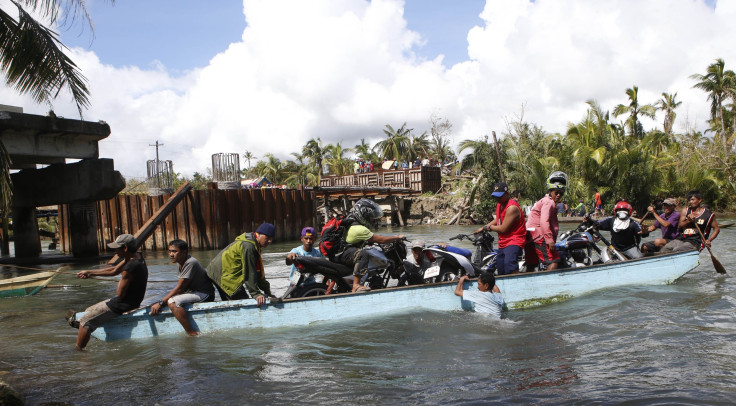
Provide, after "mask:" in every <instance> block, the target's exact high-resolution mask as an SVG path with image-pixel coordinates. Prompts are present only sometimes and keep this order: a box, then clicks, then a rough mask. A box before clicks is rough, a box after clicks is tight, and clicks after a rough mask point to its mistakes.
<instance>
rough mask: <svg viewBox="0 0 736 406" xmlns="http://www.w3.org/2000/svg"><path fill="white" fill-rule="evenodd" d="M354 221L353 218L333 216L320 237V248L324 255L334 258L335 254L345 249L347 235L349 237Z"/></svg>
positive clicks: (323, 228)
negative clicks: (349, 229)
mask: <svg viewBox="0 0 736 406" xmlns="http://www.w3.org/2000/svg"><path fill="white" fill-rule="evenodd" d="M353 221H354V220H353V219H352V218H346V217H345V216H342V215H339V216H336V217H333V218H331V219H330V221H328V222H327V224H325V225H324V227H322V232H321V233H320V237H319V250H320V252H322V256H324V257H326V258H329V259H330V260H334V259H335V255H337V254H339V253H340V252H342V251H343V249H344V248H345V237H347V231H348V228H350V226H351V225H352V224H353Z"/></svg>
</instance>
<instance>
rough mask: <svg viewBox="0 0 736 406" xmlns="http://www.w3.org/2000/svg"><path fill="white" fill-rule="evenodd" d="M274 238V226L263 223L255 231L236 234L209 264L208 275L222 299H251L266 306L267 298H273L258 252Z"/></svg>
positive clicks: (259, 304)
mask: <svg viewBox="0 0 736 406" xmlns="http://www.w3.org/2000/svg"><path fill="white" fill-rule="evenodd" d="M275 235H276V227H275V226H274V225H273V224H271V223H263V224H261V225H260V226H258V229H257V230H256V232H254V233H244V234H242V235H239V236H238V237H237V238H235V241H233V242H232V243H231V244H230V245H228V246H227V247H225V249H223V250H222V251H220V253H219V254H217V256H216V257H215V259H213V260H212V262H210V264H209V265H208V266H207V276H208V277H209V278H210V280H212V282H213V283H214V284H215V287H216V288H217V290H218V291H219V292H220V298H221V299H222V300H238V299H247V298H248V297H252V298H253V299H256V301H257V302H258V306H261V305H262V304H264V303H266V296H268V297H274V296H273V295H272V294H271V284H270V283H269V282H268V281H267V280H266V272H265V269H264V268H263V260H262V259H261V249H263V248H266V247H268V246H269V244H271V242H273V237H274V236H275ZM246 290H247V292H246Z"/></svg>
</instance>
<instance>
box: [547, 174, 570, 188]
mask: <svg viewBox="0 0 736 406" xmlns="http://www.w3.org/2000/svg"><path fill="white" fill-rule="evenodd" d="M547 189H549V190H552V189H557V190H565V189H567V174H566V173H565V172H562V171H554V172H552V173H551V174H550V175H549V177H548V178H547Z"/></svg>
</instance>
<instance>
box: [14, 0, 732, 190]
mask: <svg viewBox="0 0 736 406" xmlns="http://www.w3.org/2000/svg"><path fill="white" fill-rule="evenodd" d="M86 4H87V6H88V9H89V11H90V14H91V16H92V19H93V20H94V22H95V25H96V39H95V40H94V41H93V42H92V43H91V45H90V42H91V41H92V38H91V36H90V35H89V30H88V29H82V28H81V26H80V25H79V24H78V25H76V26H74V27H73V28H71V29H66V30H62V31H61V37H62V39H63V40H64V41H65V43H66V44H67V45H69V46H70V51H69V54H70V56H71V57H72V59H73V60H74V61H75V62H76V63H77V64H78V66H79V67H80V69H81V70H82V72H83V74H84V76H85V77H86V78H87V80H88V86H89V89H90V100H91V105H90V108H89V109H87V110H86V111H85V112H84V119H86V120H90V121H97V120H104V121H106V122H107V123H108V124H110V127H111V129H112V134H111V135H110V137H108V138H107V139H106V140H103V141H102V142H101V143H100V156H101V157H108V158H113V159H114V160H115V167H116V169H118V170H120V171H121V172H122V173H123V175H125V176H126V177H142V176H145V173H146V160H148V159H153V158H154V156H155V149H154V148H153V147H149V145H150V144H153V143H154V142H155V141H157V140H158V141H159V142H161V143H163V144H164V146H163V147H162V148H161V149H160V154H161V158H162V159H167V160H172V161H173V163H174V170H175V171H176V172H180V173H182V174H184V175H191V174H192V173H194V172H195V171H198V172H205V171H206V169H207V168H208V167H209V166H210V165H211V156H212V154H215V153H222V152H228V153H241V154H242V153H243V152H245V151H246V150H247V151H250V152H252V153H253V154H254V155H255V156H257V157H259V158H263V157H264V156H265V155H266V154H269V153H271V154H274V155H275V156H276V157H277V158H279V159H281V160H287V159H293V156H292V155H291V153H293V152H297V151H300V150H301V147H302V146H303V145H304V144H305V143H306V142H307V141H308V140H310V139H312V138H320V139H321V140H322V142H323V143H333V144H334V143H337V142H341V143H342V146H343V147H348V148H350V147H353V146H355V145H357V144H359V143H360V140H361V139H365V140H366V142H368V143H370V144H375V143H376V142H377V141H379V140H380V139H382V138H383V132H382V129H383V128H385V125H386V124H390V125H392V126H393V127H400V126H401V125H402V123H404V122H406V123H407V125H408V127H409V128H413V129H414V131H415V133H416V134H421V133H422V132H423V131H428V130H429V129H430V127H431V124H430V119H431V117H440V118H447V119H448V120H449V121H450V122H451V124H452V142H453V143H454V144H455V145H457V144H458V143H460V142H461V141H463V140H466V139H470V140H475V139H479V138H482V137H484V136H485V135H489V134H490V132H491V131H495V132H496V133H497V134H498V135H499V137H503V136H504V134H505V133H506V132H507V129H508V123H509V122H510V121H515V120H518V119H519V118H520V117H523V119H524V120H526V121H527V122H530V123H534V124H536V125H539V126H541V127H542V128H543V129H544V130H546V131H548V132H549V133H565V131H566V129H567V126H568V124H569V123H571V122H577V121H580V120H581V119H582V118H583V116H584V115H585V113H586V109H587V107H588V105H587V104H586V102H587V101H588V100H591V99H592V100H596V101H597V102H598V103H599V104H600V106H601V107H602V108H603V110H604V111H612V110H613V109H614V108H615V106H616V105H618V104H621V103H628V101H627V98H626V93H625V92H626V89H627V88H631V87H632V86H637V87H638V88H639V103H640V104H649V103H655V102H656V101H657V100H658V99H659V98H660V97H661V94H662V92H668V93H670V94H672V93H677V100H679V101H681V102H682V105H681V106H680V107H679V108H678V110H677V119H676V121H675V130H676V131H685V130H687V129H692V128H696V129H700V130H704V129H705V128H706V127H707V124H706V120H707V119H708V117H709V104H708V101H707V95H706V94H704V93H703V92H702V91H700V90H697V89H693V88H692V86H693V80H692V79H690V76H691V75H692V74H694V73H704V72H705V69H706V68H707V66H708V65H709V64H711V63H712V62H713V61H714V60H715V59H716V58H723V59H724V60H725V62H726V67H727V69H732V70H735V69H734V66H735V64H736V47H734V46H733V38H736V24H733V21H734V20H736V1H721V2H718V3H714V2H713V0H607V1H605V2H601V1H591V0H456V1H451V0H406V1H402V0H372V1H366V0H237V1H236V0H215V1H211V2H203V1H201V0H198V1H194V0H178V1H174V0H148V1H143V0H118V1H117V2H116V3H115V4H114V5H110V2H109V1H106V0H88V1H87V2H86ZM246 21H247V25H246ZM440 54H442V55H445V58H444V60H442V62H441V63H440V61H439V60H438V58H437V57H438V55H440ZM0 103H2V104H10V105H17V106H22V107H23V108H24V109H25V111H26V112H29V113H35V114H46V112H47V111H48V110H49V108H53V109H54V111H55V112H56V113H57V115H61V116H64V117H77V116H78V115H77V113H76V109H75V106H74V104H73V103H71V101H70V97H69V95H68V93H66V92H63V93H62V94H61V95H60V97H59V98H57V99H56V100H55V101H54V102H53V103H52V104H51V105H50V106H49V105H38V104H36V103H34V102H33V101H32V100H31V98H30V97H28V96H23V95H18V94H17V92H15V91H14V90H13V89H10V88H7V87H0ZM618 119H623V118H618ZM614 120H616V118H614ZM661 121H662V117H660V116H657V117H656V118H655V119H654V120H643V125H644V127H645V128H646V129H651V128H657V127H659V128H661V126H662V123H661ZM241 166H245V163H241Z"/></svg>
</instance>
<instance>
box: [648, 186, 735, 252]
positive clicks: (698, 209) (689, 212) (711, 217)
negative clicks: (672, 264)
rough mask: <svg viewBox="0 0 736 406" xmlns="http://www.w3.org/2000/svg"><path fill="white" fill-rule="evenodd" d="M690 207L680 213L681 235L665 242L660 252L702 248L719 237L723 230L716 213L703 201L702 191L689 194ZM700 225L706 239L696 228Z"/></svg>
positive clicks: (679, 225) (708, 245)
mask: <svg viewBox="0 0 736 406" xmlns="http://www.w3.org/2000/svg"><path fill="white" fill-rule="evenodd" d="M687 201H688V205H689V207H687V208H685V209H683V210H682V212H681V213H680V222H679V223H678V227H679V228H680V231H681V232H680V236H679V237H677V238H675V239H674V240H672V241H670V242H668V243H667V244H665V246H664V247H662V249H661V250H660V251H659V252H660V253H662V254H664V253H670V252H673V251H685V250H690V249H693V248H696V249H701V247H703V246H705V247H710V244H711V242H712V241H713V240H715V239H716V237H718V234H719V233H720V232H721V229H720V227H718V222H717V221H716V215H715V213H713V212H712V211H710V210H708V209H707V208H706V207H705V206H703V205H702V203H703V196H702V195H701V194H700V191H698V190H693V191H690V193H689V194H688V196H687ZM695 227H698V228H699V229H700V232H701V233H703V236H704V237H705V241H703V239H702V238H700V234H699V233H698V231H697V230H696V229H695Z"/></svg>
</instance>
